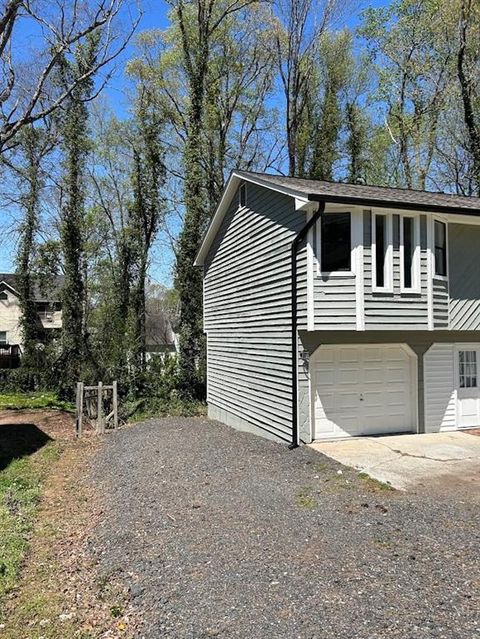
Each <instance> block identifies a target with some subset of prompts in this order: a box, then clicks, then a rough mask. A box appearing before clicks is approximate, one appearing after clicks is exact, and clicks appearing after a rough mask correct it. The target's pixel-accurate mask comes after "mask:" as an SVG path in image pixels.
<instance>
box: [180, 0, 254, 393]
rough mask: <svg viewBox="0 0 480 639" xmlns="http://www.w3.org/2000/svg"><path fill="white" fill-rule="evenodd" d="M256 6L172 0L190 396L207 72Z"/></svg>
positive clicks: (199, 383) (194, 382)
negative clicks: (180, 113)
mask: <svg viewBox="0 0 480 639" xmlns="http://www.w3.org/2000/svg"><path fill="white" fill-rule="evenodd" d="M255 2H256V0H195V1H189V2H187V1H186V0H170V4H171V6H172V19H173V21H174V22H175V23H176V25H177V27H178V30H179V33H180V42H181V59H182V65H183V68H184V71H185V75H186V81H187V91H186V92H187V112H186V117H185V124H186V131H185V140H184V153H183V167H184V173H185V178H184V198H183V199H184V206H185V216H184V221H183V228H182V231H181V234H180V238H179V241H178V250H177V260H176V286H177V288H178V292H179V298H180V348H179V351H180V352H179V368H180V370H179V381H180V387H181V390H182V392H183V394H184V396H186V397H189V396H195V395H198V394H202V393H203V392H204V379H203V376H204V369H203V366H201V365H202V364H203V362H204V359H205V355H204V353H205V345H204V337H203V327H202V274H201V272H200V269H198V268H196V267H195V266H194V261H195V257H196V254H197V252H198V249H199V247H200V241H201V237H202V235H203V231H204V229H205V227H206V224H207V222H208V218H209V213H210V210H209V207H208V204H207V200H206V198H205V175H204V172H203V171H202V162H203V157H202V155H203V144H202V142H203V135H202V126H203V123H204V117H205V107H206V85H207V77H208V69H209V64H210V61H211V55H212V49H213V44H214V41H215V38H216V36H217V33H218V31H219V30H220V28H221V27H222V26H223V24H224V22H225V20H227V19H228V18H229V16H231V15H233V14H235V13H238V12H240V11H242V10H243V9H245V8H246V7H248V6H249V5H251V4H254V3H255ZM199 365H200V366H199Z"/></svg>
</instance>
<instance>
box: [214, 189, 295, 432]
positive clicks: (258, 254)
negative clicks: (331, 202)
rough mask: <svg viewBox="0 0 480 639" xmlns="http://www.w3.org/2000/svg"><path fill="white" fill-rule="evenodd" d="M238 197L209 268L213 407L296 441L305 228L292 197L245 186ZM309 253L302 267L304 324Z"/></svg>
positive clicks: (219, 237)
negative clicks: (294, 349) (294, 327)
mask: <svg viewBox="0 0 480 639" xmlns="http://www.w3.org/2000/svg"><path fill="white" fill-rule="evenodd" d="M237 201H238V198H237V197H235V198H234V199H233V201H232V205H231V207H230V209H229V211H228V212H227V214H226V216H225V218H224V220H223V223H222V226H221V228H220V230H219V232H218V234H217V237H216V239H215V241H214V243H213V245H212V248H211V249H210V252H209V255H208V257H207V260H206V264H205V282H204V321H205V330H206V332H207V359H208V380H207V389H208V397H207V399H208V402H209V404H213V405H215V406H217V407H218V408H220V409H222V410H225V411H227V412H229V413H231V414H232V415H235V416H236V417H238V418H239V419H241V420H244V421H247V422H249V423H250V424H252V425H253V426H257V427H259V428H262V429H265V430H267V431H269V432H270V433H272V434H274V435H276V436H279V437H282V438H283V439H289V438H290V436H291V409H292V407H291V387H292V378H291V373H292V371H291V346H290V343H291V342H290V328H291V323H290V309H291V306H290V294H291V288H290V287H291V279H290V272H291V269H290V247H291V243H292V240H293V238H294V236H295V235H296V233H297V232H298V231H299V230H300V228H301V227H302V225H303V224H304V223H305V215H304V214H301V213H298V212H296V211H295V206H294V200H293V198H290V197H287V196H283V195H281V194H278V193H275V192H272V191H270V190H267V189H263V188H261V187H257V186H255V185H252V184H248V185H247V205H248V209H246V208H244V209H238V204H237ZM305 252H306V251H305V247H304V246H303V247H301V250H300V256H299V261H298V279H299V287H298V289H299V295H298V306H299V322H300V323H301V324H302V325H303V324H305V323H306V269H305V259H304V258H305Z"/></svg>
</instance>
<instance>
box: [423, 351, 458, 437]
mask: <svg viewBox="0 0 480 639" xmlns="http://www.w3.org/2000/svg"><path fill="white" fill-rule="evenodd" d="M424 369H425V370H424V378H425V385H426V386H428V393H426V394H425V431H426V432H427V433H430V432H435V431H439V430H451V429H452V428H455V426H456V418H457V410H456V403H457V397H456V383H455V363H454V345H453V344H452V343H449V344H433V346H432V347H431V348H430V349H429V350H428V351H427V353H426V354H425V359H424Z"/></svg>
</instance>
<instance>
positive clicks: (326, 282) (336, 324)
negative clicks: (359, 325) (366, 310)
mask: <svg viewBox="0 0 480 639" xmlns="http://www.w3.org/2000/svg"><path fill="white" fill-rule="evenodd" d="M314 309H315V310H314V312H315V323H314V328H315V330H322V329H332V330H338V329H343V330H352V329H354V328H355V326H356V310H355V276H352V275H345V276H337V275H336V276H334V277H328V276H327V277H325V276H322V275H318V274H317V273H315V278H314Z"/></svg>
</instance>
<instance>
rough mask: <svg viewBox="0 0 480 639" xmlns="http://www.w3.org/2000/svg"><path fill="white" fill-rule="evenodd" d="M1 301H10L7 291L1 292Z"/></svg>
mask: <svg viewBox="0 0 480 639" xmlns="http://www.w3.org/2000/svg"><path fill="white" fill-rule="evenodd" d="M0 300H8V295H7V294H6V293H5V291H0Z"/></svg>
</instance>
